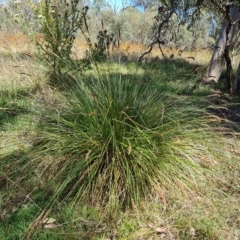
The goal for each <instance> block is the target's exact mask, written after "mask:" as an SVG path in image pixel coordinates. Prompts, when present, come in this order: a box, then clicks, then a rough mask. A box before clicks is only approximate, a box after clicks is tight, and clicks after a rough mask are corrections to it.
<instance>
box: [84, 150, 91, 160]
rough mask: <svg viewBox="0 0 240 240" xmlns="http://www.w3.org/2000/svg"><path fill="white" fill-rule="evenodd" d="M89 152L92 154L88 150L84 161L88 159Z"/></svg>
mask: <svg viewBox="0 0 240 240" xmlns="http://www.w3.org/2000/svg"><path fill="white" fill-rule="evenodd" d="M91 152H92V151H91V150H88V152H87V154H86V157H85V160H86V161H87V160H88V159H89V156H90V153H91Z"/></svg>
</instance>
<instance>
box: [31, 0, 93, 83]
mask: <svg viewBox="0 0 240 240" xmlns="http://www.w3.org/2000/svg"><path fill="white" fill-rule="evenodd" d="M87 10H88V7H83V8H82V6H81V3H80V1H78V0H70V1H67V0H45V1H42V2H41V3H40V4H39V6H38V7H37V8H36V9H35V15H36V17H37V18H38V21H39V25H40V33H43V35H44V36H43V39H36V44H37V46H38V47H39V48H40V49H41V50H42V52H43V56H44V59H45V61H46V62H47V64H48V67H49V68H50V72H51V73H52V75H51V76H52V77H53V79H56V78H57V77H59V76H62V75H63V74H65V73H66V72H69V71H71V70H74V71H82V70H83V69H84V68H85V67H87V66H89V64H90V63H89V62H88V61H87V60H86V59H84V60H77V61H73V59H72V58H71V53H72V47H73V43H74V39H75V35H76V32H77V30H78V29H79V28H80V26H81V25H82V24H83V16H84V15H86V13H87Z"/></svg>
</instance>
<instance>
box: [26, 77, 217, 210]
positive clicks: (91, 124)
mask: <svg viewBox="0 0 240 240" xmlns="http://www.w3.org/2000/svg"><path fill="white" fill-rule="evenodd" d="M171 91H172V90H171V89H169V88H168V87H166V86H160V84H159V83H152V84H149V85H147V86H146V85H145V84H142V83H141V82H139V81H138V80H136V79H134V78H131V77H120V78H117V77H116V78H114V77H113V78H112V77H111V78H108V77H107V76H106V77H104V78H103V79H102V80H100V79H86V80H84V79H81V81H80V82H78V83H77V84H76V85H75V86H74V88H71V89H70V91H68V92H67V93H65V96H62V97H61V104H59V105H54V106H53V109H51V107H50V108H47V109H44V112H43V114H41V117H40V120H39V125H38V139H37V140H36V142H35V144H34V148H33V151H31V154H33V156H34V157H32V156H31V157H30V158H31V159H33V161H32V163H33V162H34V167H35V169H36V168H37V172H38V173H39V174H40V176H41V179H46V180H47V182H48V183H49V182H52V186H54V188H55V194H56V195H55V197H56V198H55V200H54V201H56V199H59V198H60V199H70V200H71V202H72V204H73V205H75V204H76V203H77V202H79V201H80V202H87V203H89V204H93V205H100V206H107V208H108V209H110V210H111V211H113V210H114V209H117V206H118V207H119V206H120V207H123V206H129V205H131V204H139V203H140V202H141V200H142V199H145V198H146V199H147V198H149V197H151V196H154V194H155V192H156V191H157V190H156V188H157V187H159V188H160V189H165V190H166V191H170V189H174V191H177V192H178V191H179V189H182V190H183V192H185V191H186V192H188V191H190V190H189V189H191V191H201V190H199V189H198V183H199V182H202V181H203V180H201V179H205V175H204V174H206V173H205V169H206V167H201V166H206V165H207V164H211V163H208V161H210V159H211V158H212V154H211V149H213V152H214V149H215V147H214V145H215V140H214V134H211V133H210V131H209V126H208V120H207V118H205V117H204V114H203V113H202V112H198V111H197V110H196V109H192V108H191V106H187V104H183V103H182V104H180V103H179V104H177V105H176V103H175V102H174V100H173V99H172V98H173V97H174V96H175V94H174V93H173V92H171ZM206 139H209V140H210V141H206ZM36 156H38V157H36ZM206 156H207V157H206ZM36 166H37V167H36ZM179 186H181V187H179ZM178 194H180V193H178ZM111 211H110V212H111Z"/></svg>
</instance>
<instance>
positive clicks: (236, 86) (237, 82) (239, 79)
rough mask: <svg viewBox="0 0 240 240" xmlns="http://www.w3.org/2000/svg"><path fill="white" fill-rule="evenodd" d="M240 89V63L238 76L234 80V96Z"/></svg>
mask: <svg viewBox="0 0 240 240" xmlns="http://www.w3.org/2000/svg"><path fill="white" fill-rule="evenodd" d="M239 89H240V63H239V64H238V69H237V75H236V77H235V80H234V85H233V94H236V93H237V92H238V91H239Z"/></svg>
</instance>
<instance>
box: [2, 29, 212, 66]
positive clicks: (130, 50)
mask: <svg viewBox="0 0 240 240" xmlns="http://www.w3.org/2000/svg"><path fill="white" fill-rule="evenodd" d="M38 37H39V38H42V36H41V35H39V36H38ZM87 49H88V45H87V43H86V42H85V41H83V40H81V39H80V38H76V40H75V43H74V46H73V55H74V56H75V57H76V58H82V57H83V56H84V54H85V52H86V50H87ZM33 50H34V47H33V45H32V43H31V41H30V39H29V38H28V37H27V36H26V35H24V34H22V33H15V34H4V33H0V52H9V51H10V52H13V53H14V52H32V51H33ZM147 50H148V48H147V46H144V45H142V44H137V43H128V42H123V43H120V48H117V47H111V48H110V53H118V54H119V53H120V54H121V53H122V54H125V55H126V56H128V57H130V58H131V56H135V57H139V56H140V55H141V54H142V53H144V52H145V51H147ZM162 50H163V53H164V55H165V56H166V57H167V58H174V59H175V58H183V59H185V60H186V61H189V62H191V63H193V64H206V63H207V62H209V60H210V58H211V52H210V51H209V50H202V49H196V50H195V51H183V50H182V49H177V48H169V47H164V46H162ZM157 56H158V57H159V58H160V59H161V58H162V54H161V52H160V50H159V48H158V46H156V47H154V48H153V50H152V52H151V54H148V55H146V57H147V58H148V59H150V60H151V59H155V58H156V57H157Z"/></svg>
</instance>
